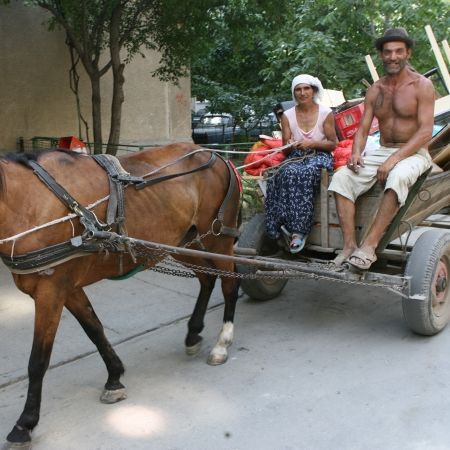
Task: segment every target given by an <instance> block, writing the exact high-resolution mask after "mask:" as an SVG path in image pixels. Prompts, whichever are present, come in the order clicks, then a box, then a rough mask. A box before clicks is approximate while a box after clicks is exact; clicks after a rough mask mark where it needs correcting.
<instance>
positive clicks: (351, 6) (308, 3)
mask: <svg viewBox="0 0 450 450" xmlns="http://www.w3.org/2000/svg"><path fill="white" fill-rule="evenodd" d="M220 19H221V20H220V22H219V21H217V20H216V22H215V23H214V31H213V32H212V33H211V36H210V41H211V44H212V46H211V49H210V52H209V54H208V56H207V58H194V60H193V62H192V92H193V95H194V96H197V97H198V98H208V100H210V101H211V109H212V110H214V111H215V112H230V113H234V114H237V115H239V111H241V110H242V108H244V106H245V107H246V108H247V109H249V106H250V107H251V108H250V109H254V110H256V111H262V110H263V109H264V108H266V109H265V112H267V111H270V110H271V109H272V107H273V106H274V104H275V103H276V102H277V101H280V100H286V99H290V83H291V80H292V78H293V77H294V76H295V75H298V74H300V73H309V74H311V75H315V76H318V77H319V78H320V79H321V80H322V83H323V84H324V86H325V87H328V88H330V89H339V90H343V91H344V95H345V96H346V98H353V97H355V96H360V95H363V94H364V90H365V87H364V85H363V83H362V82H361V80H363V79H366V80H368V81H369V82H371V77H370V74H369V71H368V68H367V66H366V63H365V59H364V56H365V55H366V54H370V55H371V56H372V57H373V59H374V61H375V63H376V64H377V63H378V58H377V51H376V49H375V48H374V40H375V39H376V38H377V37H379V36H381V35H382V34H383V32H384V30H385V29H387V28H389V27H398V26H402V27H404V28H406V29H407V30H408V32H409V34H410V36H411V37H413V38H414V39H415V40H416V47H415V48H414V51H413V57H412V59H411V64H412V65H413V67H414V68H415V69H416V70H418V71H419V72H421V73H424V72H426V71H427V70H429V69H431V68H433V67H435V66H436V61H435V58H434V55H433V53H432V52H431V48H430V44H429V42H428V39H427V36H426V33H425V30H424V27H425V25H427V24H430V25H431V26H432V27H433V31H434V33H435V35H436V38H437V40H438V41H439V40H442V39H444V38H446V37H447V36H446V35H447V33H448V30H449V28H450V18H449V15H448V3H447V4H446V0H427V1H426V2H424V1H422V0H340V1H338V2H336V1H335V0H286V1H284V2H283V3H282V4H281V5H280V3H279V2H276V5H275V2H273V1H269V2H257V1H251V0H247V1H246V0H233V1H230V2H229V4H228V6H227V7H226V8H224V9H223V13H222V16H221V17H220ZM379 72H380V73H381V68H379ZM269 105H270V106H269Z"/></svg>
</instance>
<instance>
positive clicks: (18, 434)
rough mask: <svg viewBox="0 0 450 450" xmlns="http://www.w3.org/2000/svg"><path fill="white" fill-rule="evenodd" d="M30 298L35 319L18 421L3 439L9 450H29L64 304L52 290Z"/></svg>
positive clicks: (37, 293) (40, 290) (38, 293)
mask: <svg viewBox="0 0 450 450" xmlns="http://www.w3.org/2000/svg"><path fill="white" fill-rule="evenodd" d="M38 291H39V292H38ZM33 298H34V301H35V319H34V336H33V345H32V349H31V354H30V360H29V363H28V380H29V382H28V394H27V399H26V402H25V406H24V409H23V412H22V414H21V415H20V417H19V420H18V421H17V423H16V425H15V426H14V428H13V429H12V431H11V432H10V433H9V434H8V436H7V441H8V443H9V446H8V447H9V448H20V449H22V450H23V449H29V448H31V431H32V430H33V429H34V427H35V426H36V425H37V424H38V422H39V414H40V409H41V395H42V382H43V379H44V375H45V372H46V370H47V368H48V365H49V361H50V355H51V352H52V348H53V343H54V340H55V335H56V330H57V329H58V325H59V321H60V319H61V312H62V309H63V305H64V299H63V298H61V296H59V295H57V293H56V290H55V289H51V290H45V289H37V290H36V292H35V293H34V294H33ZM20 444H22V445H20ZM8 447H5V448H8Z"/></svg>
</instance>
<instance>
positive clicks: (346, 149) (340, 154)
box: [333, 139, 353, 170]
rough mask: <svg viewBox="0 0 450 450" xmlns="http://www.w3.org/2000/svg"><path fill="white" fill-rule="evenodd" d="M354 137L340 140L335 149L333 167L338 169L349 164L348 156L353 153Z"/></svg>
mask: <svg viewBox="0 0 450 450" xmlns="http://www.w3.org/2000/svg"><path fill="white" fill-rule="evenodd" d="M352 145H353V139H344V140H343V141H340V142H338V145H337V146H336V148H335V149H334V151H333V169H334V170H338V169H339V168H340V167H342V166H345V165H346V164H347V161H348V158H350V156H351V154H352Z"/></svg>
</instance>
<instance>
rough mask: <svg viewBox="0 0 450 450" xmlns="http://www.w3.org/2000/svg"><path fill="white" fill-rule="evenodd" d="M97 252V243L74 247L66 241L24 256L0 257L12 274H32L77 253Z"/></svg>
mask: <svg viewBox="0 0 450 450" xmlns="http://www.w3.org/2000/svg"><path fill="white" fill-rule="evenodd" d="M74 239H76V238H74ZM97 251H99V245H98V243H95V242H93V243H90V244H87V243H83V244H82V245H80V246H74V245H73V242H72V241H66V242H62V243H60V244H56V245H51V246H50V247H45V248H43V249H39V250H34V251H32V252H29V253H25V254H24V255H18V256H8V255H5V254H0V257H1V258H2V260H3V262H4V264H5V265H6V266H7V267H8V268H9V269H10V270H11V271H12V272H15V271H18V272H26V271H30V272H32V271H35V270H33V269H42V268H44V267H46V266H51V265H52V263H60V262H61V260H63V259H68V258H71V257H73V256H74V255H76V254H77V253H86V252H87V253H92V252H97Z"/></svg>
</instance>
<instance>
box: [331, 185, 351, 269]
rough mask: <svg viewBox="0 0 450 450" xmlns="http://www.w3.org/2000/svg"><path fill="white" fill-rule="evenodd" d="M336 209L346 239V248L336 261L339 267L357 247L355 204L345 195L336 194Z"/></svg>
mask: <svg viewBox="0 0 450 450" xmlns="http://www.w3.org/2000/svg"><path fill="white" fill-rule="evenodd" d="M334 197H335V199H336V208H337V212H338V216H339V223H340V224H341V230H342V235H343V237H344V248H343V249H342V252H341V253H340V254H339V255H338V257H337V258H336V259H335V262H336V263H337V265H340V264H341V263H342V262H344V261H345V260H346V259H347V258H348V257H349V256H350V255H351V254H352V253H353V251H354V250H355V248H356V247H357V244H356V233H355V204H354V203H353V202H352V201H351V200H349V199H348V198H346V197H344V196H343V195H340V194H338V193H337V192H335V193H334Z"/></svg>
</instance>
